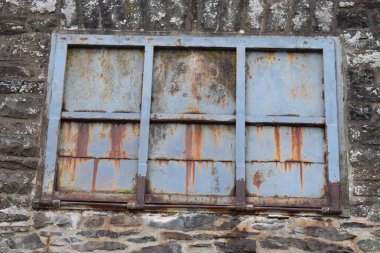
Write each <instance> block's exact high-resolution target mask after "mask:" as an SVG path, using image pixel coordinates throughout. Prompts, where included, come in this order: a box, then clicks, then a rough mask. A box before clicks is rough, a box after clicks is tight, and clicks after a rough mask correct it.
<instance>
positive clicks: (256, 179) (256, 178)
mask: <svg viewBox="0 0 380 253" xmlns="http://www.w3.org/2000/svg"><path fill="white" fill-rule="evenodd" d="M264 181H265V179H264V176H263V172H262V171H260V170H258V171H256V172H255V175H253V178H252V183H253V185H254V186H255V187H256V189H257V190H259V189H260V186H261V184H262V183H264Z"/></svg>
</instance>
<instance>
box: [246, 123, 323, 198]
mask: <svg viewBox="0 0 380 253" xmlns="http://www.w3.org/2000/svg"><path fill="white" fill-rule="evenodd" d="M247 139H248V141H247V161H249V162H248V163H247V164H246V167H247V170H246V171H247V180H246V186H247V191H248V193H249V194H248V195H251V196H263V197H271V196H277V197H308V198H319V197H322V196H324V194H325V191H326V183H327V181H326V170H325V156H324V150H325V143H324V131H323V129H322V128H312V127H285V126H282V127H277V126H274V127H272V126H265V127H256V126H250V127H248V128H247Z"/></svg>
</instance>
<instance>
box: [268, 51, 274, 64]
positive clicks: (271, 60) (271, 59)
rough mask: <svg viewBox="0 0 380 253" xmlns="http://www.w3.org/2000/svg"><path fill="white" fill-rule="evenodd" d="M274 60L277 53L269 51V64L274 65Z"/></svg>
mask: <svg viewBox="0 0 380 253" xmlns="http://www.w3.org/2000/svg"><path fill="white" fill-rule="evenodd" d="M274 60H275V54H274V52H271V53H268V56H267V64H268V65H272V64H273V62H274Z"/></svg>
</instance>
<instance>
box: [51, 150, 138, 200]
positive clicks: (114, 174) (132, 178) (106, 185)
mask: <svg viewBox="0 0 380 253" xmlns="http://www.w3.org/2000/svg"><path fill="white" fill-rule="evenodd" d="M136 172H137V160H122V159H84V158H75V157H60V158H59V159H58V190H60V191H85V192H117V191H125V192H124V193H133V192H134V191H135V190H134V189H135V186H136Z"/></svg>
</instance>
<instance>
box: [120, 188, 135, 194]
mask: <svg viewBox="0 0 380 253" xmlns="http://www.w3.org/2000/svg"><path fill="white" fill-rule="evenodd" d="M117 193H120V194H135V193H136V192H135V191H131V190H128V189H125V190H119V191H117Z"/></svg>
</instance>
